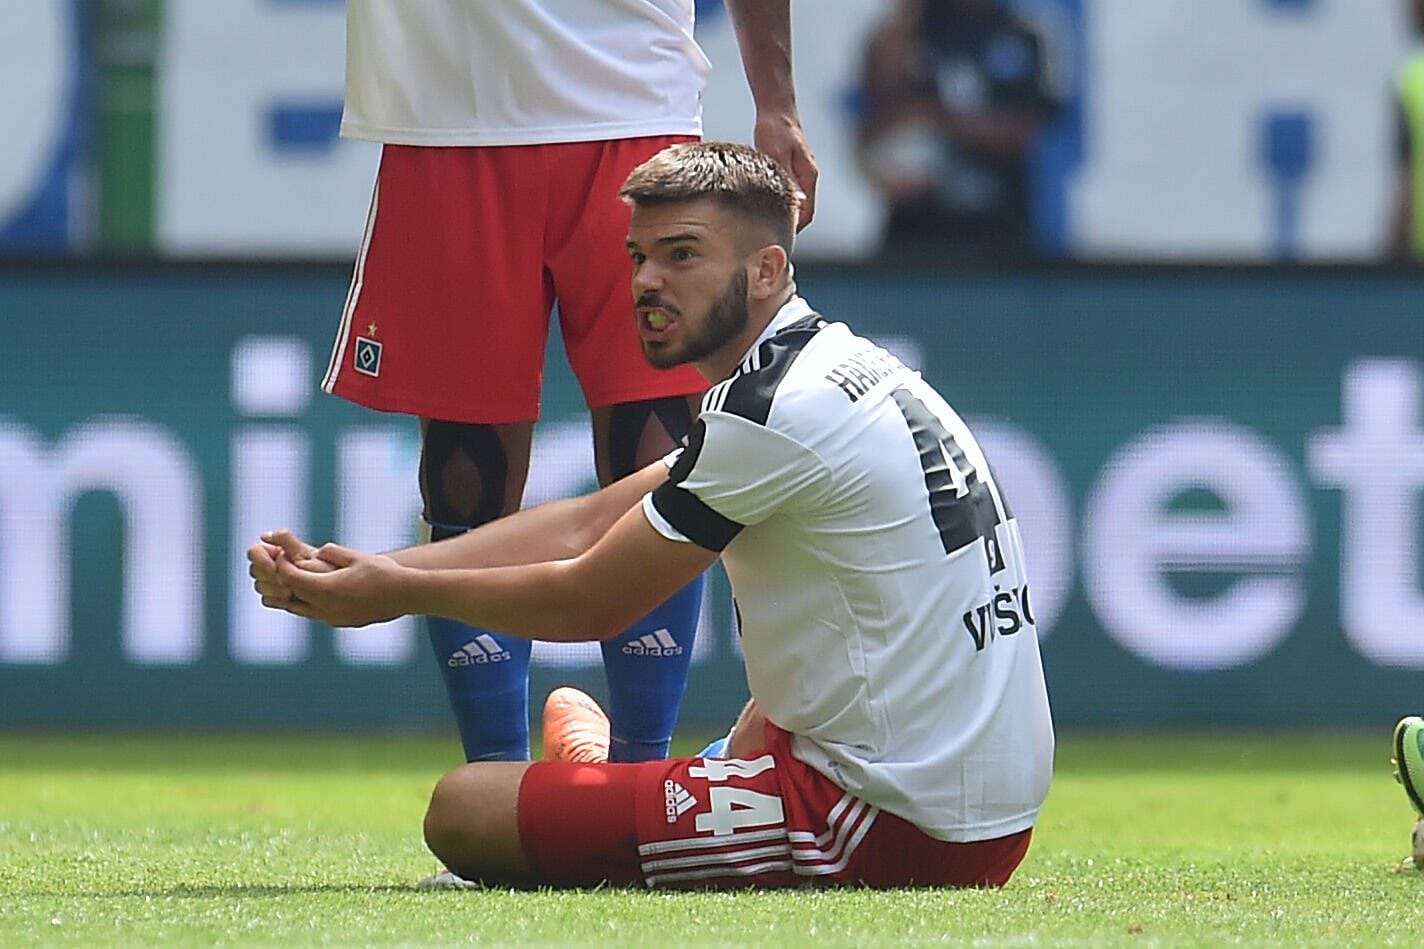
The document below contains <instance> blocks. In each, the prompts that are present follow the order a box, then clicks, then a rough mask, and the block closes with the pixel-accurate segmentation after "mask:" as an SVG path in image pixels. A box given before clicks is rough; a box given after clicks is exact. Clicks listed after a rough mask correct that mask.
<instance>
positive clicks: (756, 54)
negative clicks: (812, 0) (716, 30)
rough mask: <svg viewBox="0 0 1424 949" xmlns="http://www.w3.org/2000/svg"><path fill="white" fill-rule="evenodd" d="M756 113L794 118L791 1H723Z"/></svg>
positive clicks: (794, 97) (794, 95) (794, 94)
mask: <svg viewBox="0 0 1424 949" xmlns="http://www.w3.org/2000/svg"><path fill="white" fill-rule="evenodd" d="M726 7H727V13H728V14H729V15H730V16H731V19H732V29H733V30H734V31H735V32H736V35H737V46H738V48H739V49H740V50H741V53H742V68H743V70H744V71H745V72H746V75H747V86H748V87H749V88H750V89H751V93H752V101H753V102H755V103H756V109H757V113H758V114H759V115H761V114H774V113H781V114H785V115H792V116H794V115H795V114H796V84H795V80H794V78H793V76H792V71H791V0H726Z"/></svg>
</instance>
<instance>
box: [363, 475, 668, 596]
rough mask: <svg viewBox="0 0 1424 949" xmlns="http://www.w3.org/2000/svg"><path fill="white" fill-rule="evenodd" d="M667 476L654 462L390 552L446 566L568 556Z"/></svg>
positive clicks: (408, 561) (410, 561)
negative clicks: (599, 485)
mask: <svg viewBox="0 0 1424 949" xmlns="http://www.w3.org/2000/svg"><path fill="white" fill-rule="evenodd" d="M666 477H667V469H666V468H665V467H664V466H663V465H662V463H661V462H655V463H654V464H652V465H649V466H648V467H647V468H644V469H642V470H641V471H636V472H634V473H633V474H631V475H629V476H628V477H626V478H623V479H621V480H619V481H615V482H614V483H613V484H610V485H609V486H608V487H606V488H603V489H601V490H599V491H595V492H594V493H592V494H586V495H582V496H580V497H577V498H569V499H567V500H562V501H550V502H548V503H547V504H541V505H539V506H538V507H532V508H529V509H527V510H524V511H518V512H516V513H514V514H511V515H509V516H508V517H502V518H500V519H499V520H496V521H491V522H490V523H488V524H485V525H482V526H481V527H478V528H476V529H475V530H472V531H467V532H466V533H464V534H461V535H459V536H458V537H451V538H449V539H447V540H442V541H436V542H435V543H430V544H419V545H417V546H414V547H406V548H404V549H402V550H396V551H392V552H391V553H390V554H388V556H389V557H391V559H393V560H395V561H396V562H397V563H399V564H401V565H402V566H405V567H419V568H421V569H425V570H450V569H462V568H473V567H503V566H514V565H517V564H533V563H544V562H547V561H558V560H567V559H569V558H571V557H577V556H578V555H579V554H581V553H583V552H584V551H585V550H588V549H589V548H590V547H592V546H593V544H594V543H595V542H596V541H597V540H598V539H599V538H600V537H602V536H603V534H604V533H605V532H606V531H607V530H608V529H609V528H610V527H612V526H613V524H614V523H615V522H617V520H618V518H620V517H622V516H623V514H624V513H626V512H627V511H629V510H630V509H632V508H633V506H634V505H636V504H637V503H638V502H639V501H640V500H641V498H642V497H643V495H644V494H646V493H647V492H649V491H651V490H652V489H653V488H655V487H657V486H658V485H659V484H661V483H662V482H663V480H665V479H666Z"/></svg>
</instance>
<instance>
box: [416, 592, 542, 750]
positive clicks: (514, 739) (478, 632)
mask: <svg viewBox="0 0 1424 949" xmlns="http://www.w3.org/2000/svg"><path fill="white" fill-rule="evenodd" d="M425 623H426V629H427V630H428V632H429V633H430V644H431V646H433V647H434V648H435V658H436V660H437V661H439V663H440V671H441V672H442V673H443V674H444V676H445V691H446V692H447V693H448V694H449V696H450V709H451V710H452V711H453V712H454V713H455V724H456V725H457V726H458V727H459V729H460V744H462V745H464V747H465V760H466V761H528V760H529V649H530V646H532V645H533V644H532V643H530V641H529V640H527V639H516V638H515V637H512V636H501V635H499V634H497V633H491V632H487V631H486V630H483V629H475V628H473V627H470V626H466V625H465V624H464V623H458V622H456V621H455V620H451V619H442V618H440V617H438V616H427V617H425Z"/></svg>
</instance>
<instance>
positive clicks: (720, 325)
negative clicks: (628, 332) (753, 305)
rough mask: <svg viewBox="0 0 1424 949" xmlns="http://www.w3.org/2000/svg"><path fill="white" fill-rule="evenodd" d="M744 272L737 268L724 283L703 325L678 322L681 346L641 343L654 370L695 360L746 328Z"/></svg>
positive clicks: (708, 353) (733, 337)
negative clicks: (681, 335) (725, 287)
mask: <svg viewBox="0 0 1424 949" xmlns="http://www.w3.org/2000/svg"><path fill="white" fill-rule="evenodd" d="M747 286H748V280H747V272H746V271H745V270H743V269H742V268H740V267H738V268H737V272H736V273H734V274H732V279H731V280H729V281H728V282H727V289H726V290H725V291H724V292H723V293H722V295H721V296H720V297H718V298H717V299H716V300H715V301H713V303H712V306H711V307H710V308H709V309H708V311H707V316H706V317H705V318H704V319H703V320H702V324H701V325H700V326H697V327H696V328H694V327H693V326H692V324H691V323H689V322H687V321H680V328H681V329H682V332H683V337H682V345H681V346H676V347H674V346H666V345H662V344H654V345H652V346H650V345H649V344H648V343H647V342H644V343H643V357H644V358H645V359H647V360H648V363H649V364H650V365H651V366H653V367H654V368H656V369H671V368H672V367H673V366H681V365H683V364H684V363H690V362H697V361H698V360H700V359H705V358H707V357H708V356H710V355H712V354H713V353H715V352H716V351H717V350H719V349H721V348H722V347H723V346H725V345H727V343H729V342H731V341H732V340H734V339H736V338H737V337H738V336H739V335H740V334H741V332H742V331H743V330H744V329H746V328H747V321H748V320H750V319H751V313H750V311H749V310H748V308H747Z"/></svg>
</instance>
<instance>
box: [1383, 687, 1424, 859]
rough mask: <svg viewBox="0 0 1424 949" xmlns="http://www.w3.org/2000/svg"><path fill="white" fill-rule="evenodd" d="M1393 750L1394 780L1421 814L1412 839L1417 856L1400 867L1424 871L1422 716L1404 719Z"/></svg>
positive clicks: (1423, 751) (1415, 823) (1395, 735)
mask: <svg viewBox="0 0 1424 949" xmlns="http://www.w3.org/2000/svg"><path fill="white" fill-rule="evenodd" d="M1390 747H1391V752H1392V754H1391V756H1390V759H1389V763H1390V764H1392V765H1394V779H1395V780H1396V781H1398V782H1399V783H1400V784H1401V785H1402V786H1403V787H1404V793H1405V794H1407V795H1409V803H1410V804H1411V805H1412V806H1413V808H1414V813H1415V814H1417V815H1419V818H1418V819H1417V820H1416V821H1415V822H1414V832H1413V833H1412V834H1410V837H1409V842H1410V845H1411V846H1410V849H1411V850H1412V851H1413V853H1412V854H1411V856H1410V858H1409V859H1408V860H1406V861H1404V863H1403V864H1401V865H1400V867H1401V869H1408V868H1410V867H1413V869H1415V870H1424V718H1420V717H1419V716H1418V715H1410V716H1407V717H1405V718H1401V719H1400V720H1399V724H1397V725H1395V726H1394V741H1393V743H1392V745H1391V746H1390Z"/></svg>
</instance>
